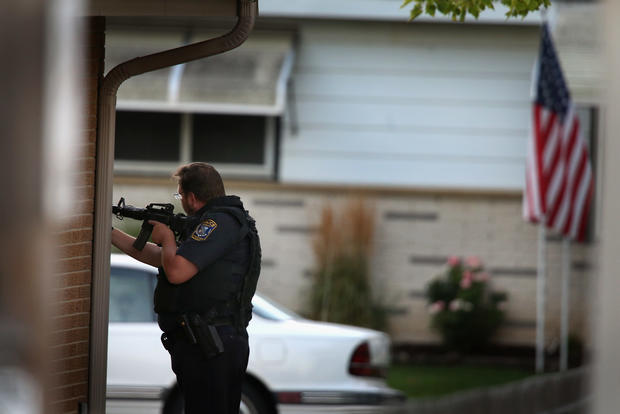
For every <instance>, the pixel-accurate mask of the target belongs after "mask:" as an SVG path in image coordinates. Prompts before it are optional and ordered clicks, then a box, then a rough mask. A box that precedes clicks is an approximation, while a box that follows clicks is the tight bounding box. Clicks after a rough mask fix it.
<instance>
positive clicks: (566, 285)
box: [560, 237, 571, 371]
mask: <svg viewBox="0 0 620 414" xmlns="http://www.w3.org/2000/svg"><path fill="white" fill-rule="evenodd" d="M570 257H571V250H570V238H568V237H564V239H563V240H562V320H561V328H560V329H561V333H560V335H561V337H562V338H561V344H560V371H566V369H567V368H568V316H569V311H570V309H569V306H570V277H571V274H570V261H571V259H570Z"/></svg>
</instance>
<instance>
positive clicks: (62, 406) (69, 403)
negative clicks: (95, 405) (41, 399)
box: [49, 398, 83, 414]
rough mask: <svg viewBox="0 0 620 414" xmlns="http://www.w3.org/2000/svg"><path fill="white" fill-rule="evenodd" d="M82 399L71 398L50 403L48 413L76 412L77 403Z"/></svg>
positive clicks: (70, 413) (63, 413)
mask: <svg viewBox="0 0 620 414" xmlns="http://www.w3.org/2000/svg"><path fill="white" fill-rule="evenodd" d="M82 400H83V399H82V398H72V399H69V400H65V401H60V402H55V403H53V404H50V407H49V411H50V414H77V412H78V404H79V402H80V401H82Z"/></svg>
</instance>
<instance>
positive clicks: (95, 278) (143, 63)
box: [88, 0, 258, 413]
mask: <svg viewBox="0 0 620 414" xmlns="http://www.w3.org/2000/svg"><path fill="white" fill-rule="evenodd" d="M257 14H258V1H257V0H237V17H238V20H237V23H236V25H235V27H234V28H233V29H232V30H231V31H230V32H228V33H227V34H225V35H223V36H220V37H217V38H213V39H209V40H205V41H202V42H198V43H194V44H190V45H187V46H182V47H179V48H176V49H171V50H167V51H164V52H159V53H154V54H151V55H147V56H142V57H137V58H135V59H131V60H129V61H127V62H124V63H121V64H119V65H118V66H116V67H114V68H113V69H112V70H110V72H108V74H107V75H106V76H105V77H104V78H103V81H102V83H101V85H100V87H99V102H98V113H97V119H98V125H97V168H96V187H95V188H96V194H95V226H94V238H93V274H92V284H91V286H92V292H91V326H90V362H89V377H90V380H89V398H88V400H89V412H91V413H104V412H105V399H106V377H107V375H106V373H107V372H106V371H107V353H108V311H109V309H108V303H109V289H110V283H109V282H110V242H111V234H110V227H111V225H112V214H111V206H112V204H113V200H112V183H113V172H114V133H115V125H116V94H117V91H118V88H119V87H120V86H121V84H122V83H123V82H124V81H126V80H127V79H129V78H131V77H132V76H137V75H140V74H143V73H146V72H150V71H153V70H157V69H162V68H166V67H169V66H174V65H178V64H181V63H186V62H190V61H193V60H196V59H201V58H205V57H208V56H213V55H217V54H220V53H223V52H227V51H229V50H231V49H234V48H236V47H238V46H240V45H241V44H242V43H243V42H244V41H245V40H246V39H247V38H248V36H249V34H250V32H251V31H252V28H253V27H254V22H255V20H256V16H257Z"/></svg>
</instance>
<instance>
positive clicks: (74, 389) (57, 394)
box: [52, 382, 88, 401]
mask: <svg viewBox="0 0 620 414" xmlns="http://www.w3.org/2000/svg"><path fill="white" fill-rule="evenodd" d="M87 394H88V383H86V382H80V383H77V384H71V385H66V386H61V387H56V388H53V389H52V395H53V396H54V398H55V401H66V400H69V399H74V398H84V397H86V395H87Z"/></svg>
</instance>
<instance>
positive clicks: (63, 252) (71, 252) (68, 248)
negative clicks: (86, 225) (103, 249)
mask: <svg viewBox="0 0 620 414" xmlns="http://www.w3.org/2000/svg"><path fill="white" fill-rule="evenodd" d="M92 250H93V246H92V242H90V241H86V242H81V243H73V244H65V245H62V246H60V247H58V248H57V249H56V252H57V254H58V255H59V256H60V257H82V256H88V255H90V254H92Z"/></svg>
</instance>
